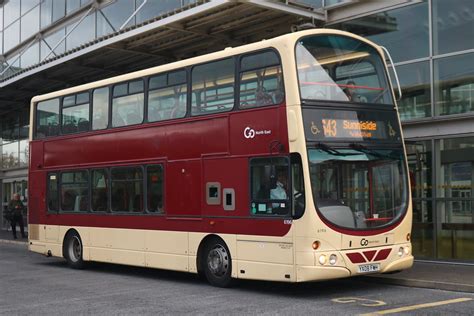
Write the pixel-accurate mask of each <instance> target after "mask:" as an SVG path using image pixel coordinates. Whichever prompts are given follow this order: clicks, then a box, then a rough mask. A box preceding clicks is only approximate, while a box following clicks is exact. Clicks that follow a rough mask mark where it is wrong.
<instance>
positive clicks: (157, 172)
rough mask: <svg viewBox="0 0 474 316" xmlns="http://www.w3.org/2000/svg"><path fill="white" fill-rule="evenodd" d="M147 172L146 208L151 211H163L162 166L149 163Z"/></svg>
mask: <svg viewBox="0 0 474 316" xmlns="http://www.w3.org/2000/svg"><path fill="white" fill-rule="evenodd" d="M146 172H147V182H146V185H147V210H148V212H153V213H162V212H163V168H162V166H161V165H151V166H148V167H147V168H146Z"/></svg>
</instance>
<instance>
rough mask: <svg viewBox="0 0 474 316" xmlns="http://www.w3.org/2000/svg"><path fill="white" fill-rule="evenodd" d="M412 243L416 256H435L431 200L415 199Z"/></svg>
mask: <svg viewBox="0 0 474 316" xmlns="http://www.w3.org/2000/svg"><path fill="white" fill-rule="evenodd" d="M412 205H413V229H412V234H411V243H412V247H413V255H414V256H415V257H416V258H434V257H435V254H434V239H435V234H434V225H433V208H432V202H431V200H414V201H413V204H412Z"/></svg>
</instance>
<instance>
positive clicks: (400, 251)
mask: <svg viewBox="0 0 474 316" xmlns="http://www.w3.org/2000/svg"><path fill="white" fill-rule="evenodd" d="M403 252H404V250H403V247H400V248H399V249H398V256H399V257H401V256H403Z"/></svg>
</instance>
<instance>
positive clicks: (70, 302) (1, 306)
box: [0, 243, 474, 315]
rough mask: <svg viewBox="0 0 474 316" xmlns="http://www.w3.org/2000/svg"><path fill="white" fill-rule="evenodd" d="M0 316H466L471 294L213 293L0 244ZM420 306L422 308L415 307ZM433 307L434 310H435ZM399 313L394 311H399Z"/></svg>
mask: <svg viewBox="0 0 474 316" xmlns="http://www.w3.org/2000/svg"><path fill="white" fill-rule="evenodd" d="M0 254H1V256H0V267H1V268H0V289H1V291H2V293H1V295H0V314H1V315H18V314H19V315H31V314H48V315H50V314H52V315H63V314H65V315H69V314H107V315H112V314H113V315H116V314H120V315H128V314H135V315H136V314H185V313H193V314H206V315H208V314H239V315H254V314H264V315H278V314H279V315H289V314H291V315H302V314H309V313H311V314H316V315H317V314H323V313H324V314H331V315H341V314H351V315H352V314H366V313H376V312H379V313H395V312H397V311H398V312H404V313H405V314H406V313H409V314H433V313H434V314H439V315H447V314H449V315H453V314H456V315H472V311H473V310H474V294H472V293H462V292H450V291H442V290H432V289H420V288H410V287H400V286H394V285H387V284H383V283H379V282H376V281H372V280H370V279H368V278H365V279H347V280H339V281H331V282H323V283H306V284H296V285H292V284H283V283H274V282H255V281H242V282H239V284H238V285H237V286H236V287H234V288H231V289H219V288H214V287H211V286H209V285H207V284H206V283H204V282H202V281H200V280H199V279H198V278H197V277H196V276H195V275H192V274H187V273H175V272H169V271H163V270H153V269H142V268H133V267H125V266H118V265H110V264H92V265H90V266H89V267H88V269H86V270H72V269H69V268H68V267H67V266H66V264H65V262H64V261H63V260H61V259H57V258H46V257H43V256H41V255H38V254H34V253H29V252H27V251H26V247H25V245H22V244H9V243H0ZM420 304H425V305H420ZM437 304H438V306H436V305H437ZM400 308H401V309H400Z"/></svg>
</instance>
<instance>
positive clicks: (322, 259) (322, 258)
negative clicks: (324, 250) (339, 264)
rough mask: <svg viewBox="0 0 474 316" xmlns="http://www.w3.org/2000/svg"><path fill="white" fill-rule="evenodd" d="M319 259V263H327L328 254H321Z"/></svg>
mask: <svg viewBox="0 0 474 316" xmlns="http://www.w3.org/2000/svg"><path fill="white" fill-rule="evenodd" d="M318 261H319V264H321V265H325V264H326V255H320V256H319V259H318Z"/></svg>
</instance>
